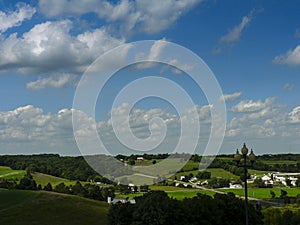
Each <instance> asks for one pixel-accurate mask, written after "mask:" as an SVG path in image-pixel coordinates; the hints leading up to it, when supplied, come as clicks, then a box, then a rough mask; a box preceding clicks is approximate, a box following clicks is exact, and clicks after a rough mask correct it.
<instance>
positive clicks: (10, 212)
mask: <svg viewBox="0 0 300 225" xmlns="http://www.w3.org/2000/svg"><path fill="white" fill-rule="evenodd" d="M108 210H109V205H108V204H107V203H105V202H99V201H94V200H89V199H85V198H80V197H77V196H70V195H62V194H56V193H48V192H30V191H21V190H13V191H8V190H1V191H0V224H9V225H28V224H30V225H41V224H43V225H52V224H55V225H65V224H70V225H77V224H78V225H79V224H80V225H82V224H89V225H96V224H106V223H107V214H108Z"/></svg>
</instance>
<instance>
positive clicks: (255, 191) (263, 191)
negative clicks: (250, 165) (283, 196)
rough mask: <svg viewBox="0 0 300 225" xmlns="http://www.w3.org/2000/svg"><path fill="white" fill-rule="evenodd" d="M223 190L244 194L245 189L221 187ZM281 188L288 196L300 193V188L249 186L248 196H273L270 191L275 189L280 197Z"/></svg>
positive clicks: (264, 197) (262, 197)
mask: <svg viewBox="0 0 300 225" xmlns="http://www.w3.org/2000/svg"><path fill="white" fill-rule="evenodd" d="M219 190H220V191H223V192H233V193H234V194H236V195H240V196H244V189H219ZM281 190H285V191H287V193H288V196H290V197H294V196H297V195H298V194H300V188H249V189H248V196H249V197H252V198H259V199H269V198H271V194H270V191H274V193H275V194H276V197H280V193H281Z"/></svg>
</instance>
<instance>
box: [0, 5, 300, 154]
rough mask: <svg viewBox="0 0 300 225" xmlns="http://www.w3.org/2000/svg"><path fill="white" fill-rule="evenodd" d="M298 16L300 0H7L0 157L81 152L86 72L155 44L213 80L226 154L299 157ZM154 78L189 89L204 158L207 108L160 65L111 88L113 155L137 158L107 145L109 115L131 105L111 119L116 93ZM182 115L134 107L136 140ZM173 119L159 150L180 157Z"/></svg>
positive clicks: (2, 24) (100, 119)
mask: <svg viewBox="0 0 300 225" xmlns="http://www.w3.org/2000/svg"><path fill="white" fill-rule="evenodd" d="M299 10H300V2H299V1H283V0H282V1H281V0H278V1H271V2H270V1H259V0H253V1H246V2H245V1H234V0H228V1H221V0H214V1H213V0H212V1H209V0H203V1H201V0H190V1H188V0H182V1H179V0H178V1H176V0H166V1H129V0H121V1H104V0H101V1H96V0H90V1H88V3H84V1H79V0H69V1H67V0H31V1H4V0H2V1H0V102H1V104H0V141H1V143H2V146H3V147H2V148H1V150H0V153H1V154H19V153H24V154H30V153H41V152H51V153H52V152H54V153H59V154H64V155H76V154H79V151H78V148H77V146H76V143H75V140H74V137H73V128H72V122H71V121H72V107H73V106H72V104H73V98H74V93H75V91H76V87H77V84H78V82H79V81H80V78H81V77H82V74H83V73H84V71H85V70H86V69H87V68H88V66H89V65H90V64H91V63H92V62H93V61H94V60H96V59H97V58H98V57H99V56H100V55H102V54H103V53H105V52H106V51H108V50H110V49H113V48H114V47H117V46H119V45H121V44H125V43H130V42H133V41H141V40H148V39H150V40H166V41H170V42H174V43H176V44H179V45H182V46H183V47H185V48H187V49H189V50H191V51H192V52H194V53H196V54H197V55H198V56H199V57H201V58H202V59H203V60H204V61H205V62H206V64H207V65H208V66H209V67H210V69H211V70H212V71H213V73H214V75H215V77H216V78H217V80H218V82H219V84H220V87H221V88H222V91H223V94H224V98H225V102H226V107H227V128H226V133H225V138H224V142H223V145H222V147H221V149H220V152H221V153H232V152H234V149H236V148H239V147H241V146H242V143H243V142H247V144H248V145H249V147H252V148H253V149H254V150H255V151H256V152H257V154H263V153H279V152H281V153H287V152H294V153H297V152H299V146H300V141H299V140H300V138H299V137H300V107H299V106H300V98H299V93H300V14H299ZM147 76H160V77H166V78H168V79H171V80H173V81H175V82H177V83H178V84H179V85H180V86H181V87H183V88H184V89H186V90H187V92H188V93H189V95H190V96H191V98H192V99H193V100H194V102H195V104H196V105H197V109H198V112H199V121H200V124H202V128H203V129H202V133H201V137H200V139H201V141H199V146H198V147H197V150H196V152H199V153H201V152H202V151H203V147H204V146H205V143H206V142H207V140H206V141H205V138H207V137H208V135H209V130H210V126H209V125H210V122H209V118H210V113H209V110H208V109H209V106H208V103H207V100H206V99H205V96H204V95H203V92H201V90H199V88H198V87H197V86H196V85H195V83H193V82H192V81H191V80H190V79H189V78H188V75H187V74H185V73H182V74H180V75H178V74H176V73H175V72H174V70H172V69H170V68H169V69H165V66H164V65H156V66H153V67H150V68H144V69H143V70H135V68H134V67H133V66H132V67H129V68H124V69H122V70H121V71H120V72H119V73H117V74H116V75H115V77H114V78H113V79H112V80H111V83H110V84H108V85H107V87H106V89H104V91H106V92H105V93H104V94H103V95H102V96H100V97H101V98H100V97H99V101H98V104H97V105H96V111H95V112H96V115H95V118H96V122H97V129H98V132H99V134H100V136H101V135H102V136H103V140H104V142H105V143H106V146H108V148H109V149H111V151H113V153H114V154H115V153H119V152H120V153H134V152H131V151H129V150H128V148H126V147H124V146H122V145H120V143H118V141H117V140H115V138H114V137H111V136H110V135H111V131H112V128H111V126H110V122H109V121H110V114H109V112H110V111H114V112H115V111H118V110H119V111H118V112H122V110H123V108H122V107H124V108H126V107H128V106H127V105H126V103H125V102H124V105H120V106H119V107H117V108H115V109H111V106H112V101H113V100H114V97H115V95H116V94H117V93H118V91H120V89H121V88H122V87H123V86H124V85H126V84H127V83H129V82H131V81H133V80H135V79H138V78H140V77H147ZM165 91H166V92H167V91H168V90H165ZM220 97H221V96H220ZM100 100H101V101H100ZM186 110H187V111H188V109H186ZM178 115H179V114H178V112H176V111H175V109H174V107H172V105H170V103H167V102H166V101H163V100H158V99H157V98H152V99H151V98H149V99H144V100H142V101H140V102H139V103H138V104H137V105H135V106H134V108H133V109H132V116H131V120H132V127H134V128H133V133H134V134H135V135H137V136H138V137H141V138H145V137H147V135H149V134H150V133H149V127H148V124H147V123H148V122H149V121H150V119H149V118H153V117H156V116H159V117H161V118H163V120H164V121H169V119H170V118H171V117H172V118H173V117H174V118H177V117H178ZM145 118H147V119H145ZM177 119H178V118H177ZM174 121H176V122H174V123H173V122H170V123H169V122H168V123H167V125H168V128H170V131H168V136H167V140H166V141H165V142H164V143H163V144H162V146H161V147H160V148H159V149H156V150H154V152H155V151H164V149H167V148H168V149H171V148H173V147H174V146H173V144H172V143H173V142H174V141H175V140H177V139H178V137H179V135H180V134H179V133H180V129H179V128H180V126H179V125H178V120H174ZM178 129H179V131H178ZM183 151H184V150H183Z"/></svg>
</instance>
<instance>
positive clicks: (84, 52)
mask: <svg viewBox="0 0 300 225" xmlns="http://www.w3.org/2000/svg"><path fill="white" fill-rule="evenodd" d="M71 28H72V22H71V21H70V20H61V21H55V22H49V21H48V22H45V23H41V24H38V25H35V26H34V27H33V28H32V29H31V30H30V31H28V32H27V33H24V34H23V35H22V37H18V36H17V34H16V33H14V34H11V35H10V36H9V37H8V38H6V39H4V40H3V41H2V42H1V44H0V52H1V55H0V71H1V70H2V71H5V70H8V69H16V70H19V71H21V72H22V73H25V74H40V73H48V72H57V71H66V70H67V71H69V72H74V73H78V72H82V71H84V69H85V68H86V66H88V65H89V64H90V63H92V62H93V61H94V60H95V59H96V58H97V57H98V56H99V55H101V54H103V53H104V52H105V51H107V50H109V49H111V48H113V47H116V46H118V45H120V44H122V43H124V39H117V38H114V37H112V36H111V35H110V34H109V33H108V32H107V30H106V29H105V28H99V29H95V30H93V31H91V32H90V31H87V32H85V33H82V34H79V35H77V36H75V37H73V36H72V35H71V34H70V30H71Z"/></svg>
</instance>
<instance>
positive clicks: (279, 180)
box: [175, 172, 300, 189]
mask: <svg viewBox="0 0 300 225" xmlns="http://www.w3.org/2000/svg"><path fill="white" fill-rule="evenodd" d="M298 177H300V173H280V172H272V173H268V174H263V175H262V176H257V175H256V174H254V175H251V178H250V179H248V180H247V182H248V183H254V181H255V180H256V179H259V178H260V179H261V180H262V182H263V183H264V184H265V185H266V186H273V185H274V184H281V185H284V186H286V187H289V185H288V184H287V180H290V184H291V185H290V186H292V187H296V186H297V180H298ZM185 178H186V177H185V176H181V177H180V181H182V180H184V179H185ZM189 183H190V184H194V185H195V184H196V185H201V186H202V185H206V184H208V181H207V180H205V181H202V182H201V181H197V178H196V177H193V178H191V180H189ZM179 185H180V183H178V182H177V183H175V186H179ZM183 186H184V187H187V186H188V183H183ZM229 188H236V189H238V188H242V185H241V184H231V183H230V184H229Z"/></svg>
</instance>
